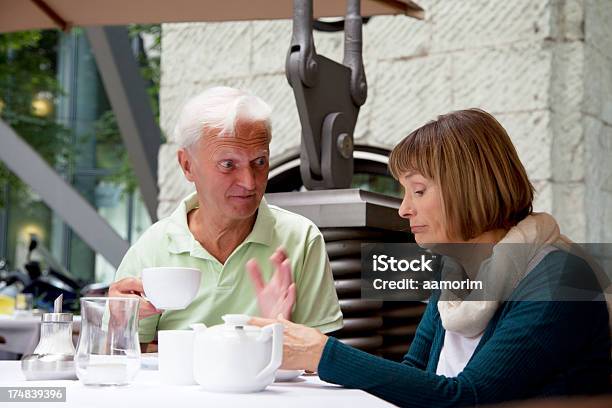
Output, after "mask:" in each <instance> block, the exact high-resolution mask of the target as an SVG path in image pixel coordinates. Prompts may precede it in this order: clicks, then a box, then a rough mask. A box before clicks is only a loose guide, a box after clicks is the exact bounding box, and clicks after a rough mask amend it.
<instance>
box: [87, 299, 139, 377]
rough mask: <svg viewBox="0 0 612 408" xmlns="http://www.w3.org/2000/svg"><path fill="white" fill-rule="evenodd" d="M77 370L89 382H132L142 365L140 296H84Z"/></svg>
mask: <svg viewBox="0 0 612 408" xmlns="http://www.w3.org/2000/svg"><path fill="white" fill-rule="evenodd" d="M75 365H76V374H77V377H78V378H79V380H81V382H82V383H83V384H85V385H96V386H106V385H125V384H129V383H130V382H131V381H132V380H133V379H134V377H135V376H136V374H137V373H138V370H139V369H140V343H139V341H138V298H127V297H125V298H124V297H84V298H81V335H80V337H79V344H78V346H77V350H76V357H75Z"/></svg>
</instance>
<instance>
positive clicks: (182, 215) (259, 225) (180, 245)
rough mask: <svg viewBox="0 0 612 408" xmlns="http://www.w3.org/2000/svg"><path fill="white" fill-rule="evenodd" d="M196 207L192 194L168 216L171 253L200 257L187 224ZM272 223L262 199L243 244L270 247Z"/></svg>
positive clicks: (196, 202)
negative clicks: (191, 212) (189, 215)
mask: <svg viewBox="0 0 612 408" xmlns="http://www.w3.org/2000/svg"><path fill="white" fill-rule="evenodd" d="M198 206H199V203H198V196H197V193H195V192H194V193H192V194H190V195H189V196H187V197H186V198H185V199H183V200H182V201H181V203H180V204H179V205H178V207H177V208H176V210H174V212H173V213H172V214H171V215H170V217H169V218H170V222H169V223H168V227H167V229H166V236H167V238H168V250H169V251H170V252H171V253H174V254H181V253H185V252H189V253H192V254H193V253H194V251H195V252H196V253H197V255H201V254H200V252H201V251H198V247H200V245H199V243H198V242H197V241H196V240H195V238H194V237H193V235H192V234H191V231H190V230H189V226H188V224H187V214H188V213H189V211H191V210H193V209H194V208H197V207H198ZM274 222H275V221H274V217H273V216H272V213H271V211H270V208H269V207H268V204H267V203H266V199H265V198H262V199H261V202H260V203H259V208H258V209H257V218H256V219H255V224H254V225H253V229H252V230H251V232H250V233H249V235H247V237H246V238H245V240H244V242H243V243H248V242H253V243H257V244H262V245H268V246H270V245H272V234H273V226H274Z"/></svg>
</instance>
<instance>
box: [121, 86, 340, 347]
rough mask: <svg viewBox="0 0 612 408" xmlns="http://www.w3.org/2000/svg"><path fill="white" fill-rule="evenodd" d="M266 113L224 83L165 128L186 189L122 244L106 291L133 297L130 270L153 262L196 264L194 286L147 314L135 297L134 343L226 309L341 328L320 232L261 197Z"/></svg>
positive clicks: (134, 279) (148, 307)
mask: <svg viewBox="0 0 612 408" xmlns="http://www.w3.org/2000/svg"><path fill="white" fill-rule="evenodd" d="M270 112H271V109H270V107H269V106H268V105H267V104H266V103H265V102H264V101H262V100H261V99H260V98H258V97H256V96H254V95H251V94H248V93H246V92H243V91H240V90H237V89H232V88H227V87H218V88H212V89H209V90H207V91H205V92H204V93H202V94H200V95H199V96H196V97H194V98H193V99H191V100H190V101H189V102H188V103H187V104H186V105H185V107H184V108H183V111H182V112H181V115H180V118H179V120H178V123H177V126H176V129H175V139H176V140H177V142H178V143H179V145H180V147H179V149H178V162H179V164H180V166H181V169H182V170H183V174H184V175H185V178H186V179H187V180H188V181H190V182H192V183H194V184H195V189H196V192H195V193H193V194H192V195H190V196H188V197H187V198H185V199H184V200H183V201H182V202H181V203H180V205H179V206H178V208H177V209H176V210H175V211H174V213H173V214H172V215H170V216H169V217H168V218H165V219H162V220H160V221H158V222H157V223H155V224H154V225H152V226H151V227H150V228H149V229H148V230H147V231H145V233H144V234H143V235H142V236H141V238H140V239H139V240H138V241H137V242H136V243H135V244H134V245H133V246H132V247H131V248H130V250H129V251H128V252H127V254H126V255H125V257H124V259H123V261H122V263H121V265H120V266H119V269H118V270H117V275H116V277H115V283H113V284H112V285H111V287H110V291H109V295H110V296H140V295H142V293H143V288H142V282H141V280H140V278H139V277H140V274H141V272H142V269H143V268H146V267H153V266H184V267H193V268H197V269H199V270H200V271H201V273H202V279H201V285H200V289H199V292H198V294H197V296H196V298H195V300H194V301H193V302H192V303H191V305H190V306H189V307H187V308H186V309H184V310H172V311H170V310H169V311H162V310H157V309H155V307H154V306H153V305H152V304H151V303H149V302H148V301H146V300H145V299H144V298H141V300H140V316H139V317H140V319H141V320H140V329H139V334H140V341H141V343H149V342H151V341H152V340H153V339H154V337H155V334H156V330H167V329H185V328H188V327H189V324H191V323H196V322H200V323H205V324H206V325H213V324H219V323H221V316H222V315H224V314H226V313H245V314H250V315H259V316H263V317H277V316H278V315H279V314H282V315H283V316H284V317H285V318H287V319H288V318H291V320H293V321H294V322H297V323H301V324H305V325H308V326H311V327H316V328H317V329H319V330H321V331H322V332H330V331H333V330H337V329H339V328H341V327H342V313H341V311H340V306H339V304H338V298H337V295H336V292H335V289H334V284H333V280H332V275H331V269H330V265H329V261H328V259H327V254H326V252H325V245H324V242H323V237H322V235H321V233H320V232H319V230H318V229H317V227H316V226H315V225H314V224H313V223H312V222H311V221H310V220H308V219H306V218H304V217H302V216H300V215H297V214H293V213H291V212H289V211H285V210H283V209H280V208H278V207H275V206H271V205H268V204H266V201H265V199H264V198H263V195H264V192H265V189H266V184H267V180H268V159H269V145H270V139H271V126H270ZM246 271H248V274H247V273H246ZM266 282H267V283H266Z"/></svg>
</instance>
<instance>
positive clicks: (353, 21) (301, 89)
mask: <svg viewBox="0 0 612 408" xmlns="http://www.w3.org/2000/svg"><path fill="white" fill-rule="evenodd" d="M312 24H313V6H312V0H293V37H292V39H291V47H290V48H289V52H288V54H287V61H286V75H287V80H288V81H289V84H290V85H291V87H292V88H293V93H294V95H295V101H296V105H297V108H298V114H299V117H300V123H301V125H302V149H301V153H300V159H301V165H300V172H301V175H302V181H303V182H304V186H306V188H307V189H309V190H322V189H332V188H347V187H350V185H351V180H352V178H353V132H354V131H355V124H356V123H357V117H358V115H359V108H360V107H361V105H363V104H364V103H365V101H366V98H367V90H368V86H367V82H366V77H365V71H364V68H363V57H362V18H361V5H360V0H348V1H347V13H346V17H345V30H344V60H343V64H340V63H337V62H335V61H332V60H331V59H329V58H326V57H324V56H322V55H318V54H317V52H316V50H315V45H314V40H313V36H312Z"/></svg>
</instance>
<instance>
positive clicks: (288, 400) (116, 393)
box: [0, 361, 392, 408]
mask: <svg viewBox="0 0 612 408" xmlns="http://www.w3.org/2000/svg"><path fill="white" fill-rule="evenodd" d="M34 386H39V387H40V386H44V387H66V403H60V404H52V406H61V407H79V408H90V407H91V408H95V407H104V408H115V407H132V408H138V407H146V408H154V407H181V408H183V407H198V408H202V407H239V406H248V407H250V408H255V407H266V408H267V407H281V406H282V407H290V408H299V407H305V408H306V407H307V408H319V407H326V406H335V407H342V406H350V407H351V408H359V407H389V406H392V405H391V404H389V403H387V402H385V401H383V400H381V399H380V398H377V397H375V396H373V395H370V394H368V393H366V392H364V391H361V390H350V389H346V388H342V387H339V386H337V385H333V384H329V383H326V382H324V381H321V380H320V379H319V378H318V377H316V376H302V377H299V378H298V379H297V380H295V381H293V382H287V383H274V384H272V385H270V386H269V387H268V388H266V390H264V391H262V392H258V393H254V394H223V393H213V392H206V391H204V390H202V389H201V388H200V387H199V386H197V385H191V386H173V385H163V384H160V381H159V372H158V371H156V370H144V369H141V370H140V372H139V373H138V375H137V376H136V378H135V380H134V382H133V383H132V384H130V385H127V386H123V387H102V388H97V387H86V386H84V385H82V384H81V383H80V382H79V381H26V380H25V378H24V376H23V374H22V373H21V368H20V362H19V361H0V387H34ZM35 404H40V403H22V402H16V403H10V404H8V403H2V404H1V405H2V407H3V408H4V407H10V406H15V407H21V408H25V407H28V406H34V405H35ZM45 405H46V404H45ZM50 406H51V405H50Z"/></svg>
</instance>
